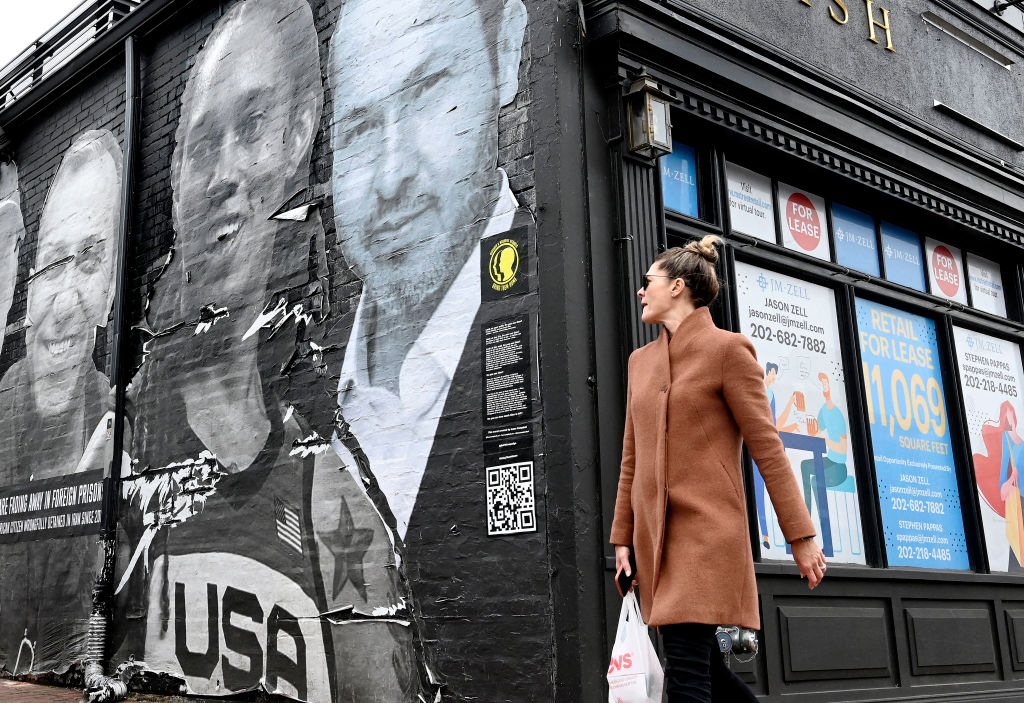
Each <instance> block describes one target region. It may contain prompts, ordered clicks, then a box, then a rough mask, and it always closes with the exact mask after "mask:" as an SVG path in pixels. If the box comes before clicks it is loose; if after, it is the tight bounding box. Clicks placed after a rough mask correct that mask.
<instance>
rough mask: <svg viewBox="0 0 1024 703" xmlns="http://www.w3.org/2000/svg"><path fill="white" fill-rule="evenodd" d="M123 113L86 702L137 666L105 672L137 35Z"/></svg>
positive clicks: (121, 692)
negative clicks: (109, 421)
mask: <svg viewBox="0 0 1024 703" xmlns="http://www.w3.org/2000/svg"><path fill="white" fill-rule="evenodd" d="M124 63H125V65H124V72H125V112H124V153H123V159H124V161H123V168H122V170H121V202H120V210H121V212H120V215H121V218H120V223H119V225H118V238H117V262H118V266H117V271H116V274H115V275H116V279H115V282H114V314H113V322H112V326H111V327H112V329H111V332H112V334H111V336H110V340H111V347H112V349H111V360H110V378H111V379H112V380H113V382H114V426H113V436H112V440H113V442H112V444H113V446H112V450H113V451H112V455H111V458H110V463H109V464H108V465H107V469H106V475H105V476H104V477H103V511H102V518H103V533H102V538H101V539H102V547H103V567H102V568H101V569H100V573H99V576H98V577H97V579H96V583H95V585H94V586H93V590H92V614H91V615H90V617H89V634H88V638H87V641H86V658H85V695H84V698H83V702H86V703H111V702H113V701H119V700H121V699H123V698H124V697H125V696H126V695H128V683H127V680H128V678H130V676H131V673H132V670H133V669H134V668H135V667H134V666H128V667H123V668H121V669H119V671H118V674H119V675H118V676H107V675H106V673H105V670H104V664H105V662H106V661H107V659H108V655H109V653H108V651H107V644H108V641H109V636H108V630H109V626H110V622H111V618H112V617H113V609H114V608H113V598H114V589H113V586H114V567H115V558H116V555H117V518H118V509H119V506H120V496H121V457H122V455H123V452H124V418H125V382H126V380H127V379H125V378H124V376H125V375H126V374H125V369H126V368H127V367H128V365H129V364H128V363H126V361H127V360H128V359H129V358H130V357H129V355H130V354H131V349H130V348H129V345H128V343H127V335H126V334H125V332H126V330H128V329H129V327H128V325H127V324H126V321H125V315H126V312H127V311H126V307H127V306H126V305H125V288H126V284H127V278H128V273H127V272H128V236H129V232H130V230H131V218H132V195H133V191H134V189H135V188H134V186H135V150H136V149H135V145H136V142H137V138H138V112H139V110H138V104H139V101H140V99H139V95H138V57H137V56H136V53H135V37H134V36H133V35H130V34H129V35H128V36H127V37H125V40H124Z"/></svg>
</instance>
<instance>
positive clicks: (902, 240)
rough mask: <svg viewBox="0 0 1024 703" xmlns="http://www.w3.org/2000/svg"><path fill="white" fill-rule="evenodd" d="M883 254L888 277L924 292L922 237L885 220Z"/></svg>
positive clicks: (883, 225) (883, 226) (883, 224)
mask: <svg viewBox="0 0 1024 703" xmlns="http://www.w3.org/2000/svg"><path fill="white" fill-rule="evenodd" d="M882 255H883V259H884V261H885V277H886V278H888V279H889V280H890V281H892V282H893V283H899V284H901V285H904V286H907V287H908V288H913V289H914V290H919V291H921V292H924V289H925V288H924V265H923V264H922V257H921V238H920V237H919V236H918V235H917V234H915V233H914V232H911V231H910V230H908V229H904V228H903V227H898V226H896V225H893V224H889V223H888V222H883V223H882Z"/></svg>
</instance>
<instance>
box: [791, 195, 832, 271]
mask: <svg viewBox="0 0 1024 703" xmlns="http://www.w3.org/2000/svg"><path fill="white" fill-rule="evenodd" d="M779 215H780V219H781V221H782V245H783V246H785V247H786V248H788V249H794V250H796V251H799V252H802V253H804V254H810V255H811V256H816V257H818V258H819V259H825V260H826V261H831V260H832V248H831V246H830V245H829V243H828V224H827V223H826V221H825V201H824V200H822V199H821V198H820V197H818V196H817V195H813V194H811V193H808V192H806V191H802V190H797V189H796V188H794V187H793V186H788V185H786V184H785V183H779Z"/></svg>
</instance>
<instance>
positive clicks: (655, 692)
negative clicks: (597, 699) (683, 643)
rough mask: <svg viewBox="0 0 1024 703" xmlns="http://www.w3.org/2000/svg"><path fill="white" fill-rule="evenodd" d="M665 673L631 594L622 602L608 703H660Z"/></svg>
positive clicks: (613, 649)
mask: <svg viewBox="0 0 1024 703" xmlns="http://www.w3.org/2000/svg"><path fill="white" fill-rule="evenodd" d="M664 681H665V673H664V672H663V671H662V670H661V662H660V661H658V653H657V652H655V651H654V645H653V644H651V638H650V637H648V636H647V625H645V624H644V620H643V617H642V616H641V615H640V604H639V603H637V600H636V595H635V594H634V593H633V591H630V592H629V593H627V594H626V597H625V598H623V599H622V610H621V611H619V629H618V631H617V632H616V633H615V646H613V647H612V660H611V662H610V663H609V665H608V703H661V687H662V685H663V683H664Z"/></svg>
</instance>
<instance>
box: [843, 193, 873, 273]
mask: <svg viewBox="0 0 1024 703" xmlns="http://www.w3.org/2000/svg"><path fill="white" fill-rule="evenodd" d="M832 231H833V232H835V237H836V261H837V262H838V263H840V264H842V265H843V266H849V267H850V268H852V269H857V270H858V271H863V272H864V273H869V274H871V275H872V276H878V275H880V271H879V267H878V238H877V236H876V234H875V218H873V217H872V216H871V215H867V214H865V213H863V212H860V211H859V210H854V209H853V208H849V207H846V206H845V205H840V204H839V203H832Z"/></svg>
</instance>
